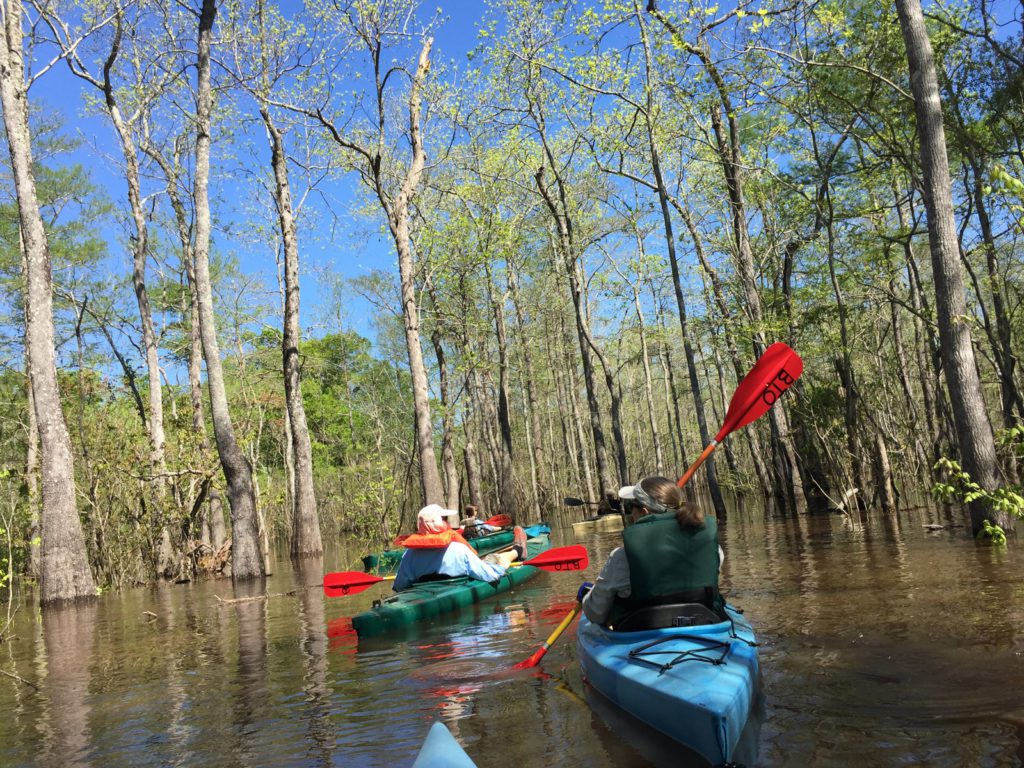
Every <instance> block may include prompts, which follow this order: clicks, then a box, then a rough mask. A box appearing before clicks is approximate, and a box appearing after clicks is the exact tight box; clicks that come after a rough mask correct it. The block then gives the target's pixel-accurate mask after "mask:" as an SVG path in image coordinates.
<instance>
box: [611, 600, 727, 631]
mask: <svg viewBox="0 0 1024 768" xmlns="http://www.w3.org/2000/svg"><path fill="white" fill-rule="evenodd" d="M721 621H725V616H723V615H721V614H719V613H717V612H715V611H714V610H712V609H711V608H708V607H707V606H706V605H703V604H701V603H666V604H665V605H649V606H646V607H644V608H638V609H637V610H635V611H632V612H630V613H628V614H626V616H624V617H623V618H622V619H621V620H620V621H619V622H618V623H616V624H615V626H614V627H612V629H614V630H616V631H618V632H638V631H641V630H644V629H664V628H666V627H697V626H701V625H703V624H718V623H719V622H721Z"/></svg>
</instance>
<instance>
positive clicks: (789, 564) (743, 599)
mask: <svg viewBox="0 0 1024 768" xmlns="http://www.w3.org/2000/svg"><path fill="white" fill-rule="evenodd" d="M760 518H761V514H760V513H753V512H746V513H744V512H734V513H733V514H731V515H730V517H729V519H728V521H727V523H726V524H725V525H723V526H722V539H723V547H724V549H725V551H726V562H725V566H724V571H723V588H724V591H725V592H726V593H727V594H728V595H729V596H730V599H731V600H732V602H734V603H735V604H737V605H739V606H741V607H742V608H744V609H745V611H746V614H747V616H748V617H749V618H750V619H751V621H752V622H753V624H754V626H755V628H756V629H757V631H758V635H759V640H760V641H761V642H762V647H761V666H762V669H763V673H764V686H765V696H764V706H763V712H762V713H761V715H760V717H758V718H757V719H756V720H755V721H754V722H752V723H750V724H749V727H748V730H747V733H746V734H745V737H744V743H745V745H744V754H742V755H741V756H740V757H742V758H743V759H744V760H745V761H746V762H747V764H748V765H763V766H804V765H807V766H811V765H813V766H849V765H871V766H904V765H929V766H962V765H971V766H983V765H988V766H1012V765H1021V764H1022V760H1024V629H1022V627H1024V555H1022V554H1021V552H1020V547H1021V546H1024V541H1022V542H1020V543H1018V544H1017V545H1016V546H1014V547H1012V548H1009V549H1004V550H994V549H992V548H991V547H988V546H987V545H983V544H976V543H975V542H973V541H971V540H970V539H969V538H968V537H967V535H966V534H965V532H964V529H963V528H958V529H954V530H952V531H939V532H930V531H928V530H926V529H925V527H924V526H925V524H928V523H948V522H951V520H950V518H947V517H945V516H943V515H942V514H940V513H939V512H936V511H926V510H918V511H915V512H904V513H901V514H900V515H899V516H898V517H895V518H882V517H880V516H868V517H864V518H857V519H854V520H853V521H851V520H848V519H847V518H844V517H842V516H838V515H834V516H817V517H803V518H799V519H791V518H790V519H772V520H768V521H766V522H765V521H762V520H761V519H760ZM953 522H959V520H958V519H957V520H953ZM553 538H554V539H555V543H556V544H567V543H573V542H574V541H576V539H575V538H574V537H573V533H572V528H571V527H570V528H565V529H557V530H556V531H555V535H554V537H553ZM617 539H618V535H617V534H615V533H606V534H595V535H593V536H592V537H588V538H584V539H581V541H582V542H583V543H585V544H587V546H588V548H589V549H590V551H591V555H592V565H591V568H590V570H589V571H588V572H586V573H585V574H582V575H581V574H579V573H573V574H547V573H542V574H540V575H538V576H537V577H536V578H534V579H533V580H532V581H530V582H528V583H527V584H526V585H524V587H523V588H520V589H518V590H517V591H516V592H514V593H511V594H506V595H501V596H499V597H498V598H496V599H492V600H490V601H487V602H485V603H483V604H480V605H478V606H475V607H474V608H473V609H467V610H466V611H463V612H461V613H459V614H456V615H455V616H453V617H452V618H451V619H450V620H448V621H445V622H443V623H436V624H433V625H428V626H424V627H421V628H418V629H415V630H411V631H408V632H406V633H405V634H401V635H398V636H395V635H391V636H383V637H379V638H374V639H373V640H372V641H370V642H363V643H359V642H358V641H357V638H356V636H355V635H354V634H352V631H351V627H350V625H349V624H348V622H347V621H346V618H347V617H348V616H351V615H352V614H353V613H355V612H358V611H360V610H363V609H365V608H367V607H368V606H369V605H370V603H371V601H372V600H373V599H374V598H376V597H379V596H380V595H381V594H382V593H383V592H384V590H383V589H382V588H373V589H371V590H369V591H367V592H364V593H363V594H360V595H358V596H353V597H348V598H337V599H334V598H332V599H325V598H324V597H323V594H322V592H321V590H320V589H317V588H315V587H314V588H310V589H301V588H300V587H301V586H302V585H303V584H310V585H315V584H318V583H319V582H320V581H321V579H322V576H323V572H324V571H325V570H345V569H349V568H351V567H352V566H353V564H354V563H358V556H359V555H360V554H362V552H360V551H358V550H357V549H356V548H353V549H351V550H336V551H332V552H330V553H329V555H328V556H327V558H326V559H325V561H324V562H323V563H320V562H315V563H310V564H308V565H307V567H306V568H305V569H304V570H303V571H302V572H295V571H293V570H292V568H291V565H290V563H289V562H288V560H287V559H283V560H280V561H279V562H277V563H276V567H275V570H276V573H275V575H274V576H273V577H272V578H270V579H269V580H268V581H267V585H266V590H267V592H269V593H270V595H271V596H270V597H269V599H266V600H254V601H249V602H239V603H232V604H222V603H220V602H218V600H217V598H216V596H218V595H219V596H220V597H222V598H224V599H231V598H233V597H241V596H245V595H246V592H245V591H244V590H242V589H239V591H238V592H235V591H233V590H232V586H231V583H230V581H217V582H208V583H202V584H197V585H193V586H171V587H161V588H159V589H146V590H142V589H140V590H135V591H130V592H126V593H122V594H117V595H110V596H106V597H104V598H103V599H101V601H100V602H99V604H98V605H95V606H92V607H87V608H78V609H72V610H63V611H47V612H43V613H40V612H39V611H38V610H33V609H31V608H23V609H22V610H21V612H20V613H19V615H18V617H17V618H16V620H15V627H14V632H15V635H16V637H15V638H14V639H13V640H12V641H10V642H8V643H5V644H0V669H2V670H4V671H6V672H9V673H13V674H16V675H19V676H21V677H22V678H24V679H25V680H28V681H30V682H32V683H34V684H35V685H37V686H38V690H34V689H33V688H31V687H29V686H27V685H24V684H21V683H19V682H16V681H14V680H12V679H10V678H8V677H4V676H0V765H3V766H15V765H55V766H56V765H69V764H79V765H94V766H101V767H102V768H109V767H110V766H120V765H207V766H232V765H238V766H242V765H245V766H251V765H338V766H403V765H404V766H407V765H409V764H411V762H412V760H413V758H414V757H415V754H416V752H417V750H418V748H419V745H420V744H421V742H422V740H423V737H424V735H425V734H426V732H427V729H428V727H429V725H430V722H431V721H433V720H437V719H440V720H443V721H445V722H446V723H447V724H448V726H449V727H450V729H451V730H452V732H453V733H454V734H455V735H456V736H457V737H458V739H459V741H460V742H461V743H462V744H463V746H464V747H465V748H466V750H467V751H468V752H469V754H470V755H471V756H472V757H473V759H474V760H476V762H477V763H478V764H479V765H480V766H482V767H483V766H492V767H499V766H507V767H509V768H523V766H536V765H544V766H567V767H568V766H572V767H573V768H580V767H581V766H588V767H590V766H594V767H600V766H616V767H617V768H622V767H623V766H646V765H666V766H667V765H689V764H699V763H695V762H692V761H691V760H690V759H688V758H687V757H686V755H685V753H683V752H681V751H680V749H679V748H678V747H677V746H676V745H674V744H673V743H672V742H670V741H668V740H667V739H665V738H663V737H661V736H660V735H658V734H656V733H653V732H652V731H650V730H649V729H646V728H645V727H642V726H640V725H639V724H637V723H636V722H635V721H632V720H631V719H630V718H628V717H627V716H625V715H623V714H622V713H621V711H619V710H617V709H616V708H615V707H612V706H610V705H609V704H608V703H607V702H606V701H604V700H603V699H602V698H601V697H600V696H599V695H597V694H595V693H594V692H593V691H591V690H590V689H589V688H588V687H587V686H586V685H585V684H584V683H583V682H582V681H581V679H580V674H579V666H578V664H577V663H576V649H575V630H574V629H570V631H569V632H567V633H566V635H565V636H564V637H563V638H562V640H561V641H560V642H559V643H558V644H557V645H556V646H555V647H554V648H553V649H552V650H551V652H550V653H549V654H548V655H547V657H546V658H545V659H544V661H543V663H542V667H541V670H540V671H533V672H531V671H514V670H512V669H511V667H512V666H513V665H514V664H515V662H517V661H519V660H521V659H523V658H525V657H526V656H528V655H529V654H530V652H531V651H532V650H533V649H534V648H535V647H536V646H537V645H539V644H540V643H541V642H542V641H543V639H544V638H545V637H546V636H547V635H548V634H549V633H550V631H551V630H552V629H553V627H554V626H555V625H556V624H557V622H558V621H559V620H560V619H561V618H562V616H563V615H564V614H565V613H566V612H567V611H568V610H569V609H570V608H571V607H572V604H573V602H574V598H575V594H576V588H577V586H578V585H579V583H580V581H582V580H583V578H590V579H593V577H594V576H596V573H597V570H598V568H599V567H600V564H601V563H602V562H603V560H604V558H605V557H606V556H607V554H608V552H609V551H610V549H611V548H612V547H614V546H616V543H617ZM293 590H296V591H294V592H293V593H292V594H285V593H289V592H292V591H293Z"/></svg>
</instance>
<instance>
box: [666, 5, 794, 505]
mask: <svg viewBox="0 0 1024 768" xmlns="http://www.w3.org/2000/svg"><path fill="white" fill-rule="evenodd" d="M647 10H648V11H650V12H651V13H653V14H654V16H655V17H656V18H657V19H658V20H659V21H660V22H661V23H662V24H663V25H664V26H665V28H666V29H668V30H669V32H671V33H672V36H673V38H674V39H675V40H676V41H677V42H678V43H679V44H680V45H681V46H682V48H683V49H684V50H685V51H686V52H687V53H690V54H692V55H694V56H696V57H697V58H698V59H700V61H701V64H702V65H703V66H704V70H705V71H706V72H707V74H708V76H709V78H710V79H711V81H712V83H713V84H714V86H715V89H716V91H717V93H718V99H719V103H718V104H716V105H715V106H713V107H712V108H711V124H712V129H713V131H714V135H715V144H716V150H717V154H718V159H719V162H720V164H721V167H722V174H723V176H724V179H725V185H726V188H727V190H728V193H729V209H730V211H729V213H730V218H731V221H732V234H733V241H734V245H735V253H734V257H735V259H734V260H735V264H736V275H737V277H738V278H739V282H740V287H741V290H742V291H743V308H744V311H745V313H746V315H747V321H748V322H749V324H750V326H751V328H752V329H753V342H754V352H755V354H756V355H757V356H758V357H760V355H761V353H762V352H763V351H764V349H765V347H766V346H767V345H766V340H765V337H764V330H763V320H764V316H763V315H764V313H763V311H762V306H761V296H760V294H759V293H758V290H757V280H756V275H755V273H754V254H753V250H752V248H751V245H750V232H749V229H748V223H747V214H746V202H745V200H744V193H743V184H744V163H743V155H742V149H741V145H740V130H739V123H738V119H739V118H738V113H737V112H736V110H735V109H734V108H733V104H732V99H731V96H730V94H729V89H728V86H727V85H726V82H725V80H724V79H723V78H722V74H721V72H719V70H718V67H717V66H716V64H715V62H714V61H713V60H712V57H711V50H710V48H709V47H708V44H707V41H706V40H704V39H703V37H702V38H701V39H700V40H699V42H698V44H697V45H693V44H691V43H689V42H688V41H687V40H686V39H685V38H684V37H683V35H682V34H681V33H680V31H679V30H678V29H676V28H675V27H674V26H673V25H672V23H671V22H670V21H669V20H668V19H667V18H666V17H665V16H664V15H663V14H662V13H661V12H660V11H659V10H658V9H657V7H656V0H648V4H647ZM702 34H703V33H702ZM723 115H724V117H725V124H723ZM726 129H728V132H726ZM768 415H769V419H770V420H771V426H772V439H773V441H774V443H773V446H772V454H773V455H774V456H775V457H776V461H775V473H774V481H775V482H774V485H775V495H776V496H777V497H783V498H787V499H789V501H790V503H791V504H792V505H793V507H794V508H796V509H799V508H802V507H804V506H805V505H806V498H805V497H804V488H803V478H802V477H801V473H800V467H799V463H798V461H797V456H796V451H795V450H794V448H793V441H792V439H791V438H790V435H789V424H788V422H787V419H786V413H785V410H784V409H783V408H782V407H778V408H772V409H771V411H769V414H768Z"/></svg>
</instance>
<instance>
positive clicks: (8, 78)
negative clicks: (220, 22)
mask: <svg viewBox="0 0 1024 768" xmlns="http://www.w3.org/2000/svg"><path fill="white" fill-rule="evenodd" d="M2 10H3V22H4V27H5V29H4V35H3V39H2V40H0V101H2V103H3V114H4V125H5V127H6V129H7V146H8V151H9V152H10V157H11V171H12V175H13V177H14V189H15V194H16V197H17V202H18V217H19V223H20V227H21V237H22V244H23V248H24V255H25V267H26V269H25V273H26V274H25V348H26V350H27V352H28V363H29V369H28V376H29V382H30V385H31V387H32V396H33V399H34V406H35V413H36V421H37V424H38V429H39V445H40V458H41V480H42V515H41V519H40V531H41V536H42V546H41V549H42V552H41V563H40V566H41V567H40V576H41V584H40V602H41V603H42V604H44V605H46V604H51V603H58V602H66V601H76V600H94V599H95V598H96V584H95V582H94V581H93V576H92V572H91V571H90V569H89V561H88V557H87V555H86V549H85V538H84V535H83V532H82V524H81V521H80V520H79V517H78V509H77V507H76V505H75V498H76V496H75V471H74V460H73V457H72V453H71V436H70V435H69V433H68V427H67V422H66V421H65V419H64V410H63V407H62V405H61V401H60V390H59V388H58V384H57V361H56V347H55V336H54V325H53V288H52V283H51V279H52V277H51V263H50V248H49V244H48V242H47V238H46V231H45V230H44V228H43V218H42V214H41V212H40V209H39V198H38V196H37V194H36V183H35V176H34V169H33V167H32V138H31V134H30V132H29V123H28V91H27V86H26V82H25V69H24V60H23V52H22V28H21V21H22V5H21V2H20V0H7V1H6V2H5V3H4V4H3V7H2Z"/></svg>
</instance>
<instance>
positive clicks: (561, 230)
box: [531, 102, 613, 488]
mask: <svg viewBox="0 0 1024 768" xmlns="http://www.w3.org/2000/svg"><path fill="white" fill-rule="evenodd" d="M531 103H532V102H531ZM534 120H535V122H536V124H537V130H538V132H539V133H540V136H541V141H542V142H543V143H544V146H545V152H546V154H547V157H548V163H549V165H551V167H552V169H557V165H556V163H555V162H554V157H553V156H552V155H551V152H550V150H548V149H547V136H546V134H545V126H544V120H543V117H542V115H540V114H539V112H538V113H536V114H534ZM534 179H535V180H536V182H537V189H538V190H539V192H540V194H541V197H542V198H543V200H544V204H545V205H546V207H547V209H548V211H549V212H550V214H551V218H552V220H553V222H554V225H555V230H556V233H557V240H556V251H557V252H559V255H560V257H561V261H562V267H563V268H564V269H565V273H566V275H567V276H568V278H569V289H570V293H571V294H572V305H573V310H574V314H575V319H576V337H577V341H578V343H579V347H580V358H581V360H582V362H583V381H584V383H585V385H586V388H587V405H588V408H589V412H590V430H591V433H592V435H593V439H594V459H595V462H596V464H597V476H598V480H599V481H600V483H601V486H602V488H611V487H612V485H613V483H612V476H611V470H610V468H609V466H608V458H607V453H606V448H605V442H604V425H603V424H602V423H601V409H600V405H599V404H598V400H597V387H596V384H595V382H594V362H593V359H592V357H591V344H590V332H589V330H588V329H587V319H586V310H585V307H584V304H583V297H582V288H581V286H580V279H579V274H578V264H577V254H576V248H575V242H574V239H573V232H572V219H571V218H570V217H569V216H568V214H567V209H568V206H567V205H566V199H565V198H566V192H565V187H564V185H563V184H562V183H561V177H560V176H559V175H558V174H557V171H556V172H555V183H556V185H557V193H558V197H559V201H560V203H556V202H555V199H554V197H553V196H552V195H551V191H550V190H549V189H548V186H547V184H546V183H545V182H544V167H543V166H541V167H540V168H539V169H538V170H537V172H536V173H535V174H534Z"/></svg>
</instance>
